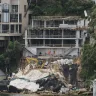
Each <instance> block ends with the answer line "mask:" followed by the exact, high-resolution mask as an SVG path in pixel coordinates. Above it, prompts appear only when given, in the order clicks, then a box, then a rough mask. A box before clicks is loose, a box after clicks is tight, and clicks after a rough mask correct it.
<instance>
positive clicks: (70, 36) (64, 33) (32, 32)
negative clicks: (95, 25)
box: [24, 16, 88, 56]
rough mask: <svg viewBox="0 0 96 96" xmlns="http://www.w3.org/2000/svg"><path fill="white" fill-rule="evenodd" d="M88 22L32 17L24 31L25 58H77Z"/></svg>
mask: <svg viewBox="0 0 96 96" xmlns="http://www.w3.org/2000/svg"><path fill="white" fill-rule="evenodd" d="M87 27H88V20H86V19H82V18H81V17H78V16H69V17H64V16H32V19H31V20H30V24H29V27H28V28H27V30H26V31H25V36H24V40H25V47H26V49H27V51H25V52H24V55H25V56H33V55H42V56H47V55H53V56H67V55H69V56H78V55H79V54H80V49H81V47H82V45H83V44H84V42H85V38H86V36H87Z"/></svg>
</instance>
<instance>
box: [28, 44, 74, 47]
mask: <svg viewBox="0 0 96 96" xmlns="http://www.w3.org/2000/svg"><path fill="white" fill-rule="evenodd" d="M29 46H37V47H40V46H45V47H75V44H63V46H62V44H45V45H44V44H29Z"/></svg>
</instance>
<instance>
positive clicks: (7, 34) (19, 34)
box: [0, 33, 22, 37]
mask: <svg viewBox="0 0 96 96" xmlns="http://www.w3.org/2000/svg"><path fill="white" fill-rule="evenodd" d="M21 35H22V34H21V33H0V37H2V36H6V37H7V36H21Z"/></svg>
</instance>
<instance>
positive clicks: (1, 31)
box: [0, 0, 28, 49]
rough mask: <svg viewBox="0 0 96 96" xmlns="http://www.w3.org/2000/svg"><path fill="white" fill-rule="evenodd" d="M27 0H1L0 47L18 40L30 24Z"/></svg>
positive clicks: (2, 47)
mask: <svg viewBox="0 0 96 96" xmlns="http://www.w3.org/2000/svg"><path fill="white" fill-rule="evenodd" d="M26 10H27V0H0V48H1V49H4V48H6V46H7V44H8V42H9V41H10V40H11V41H13V40H18V38H20V36H21V35H22V33H24V31H25V29H26V28H27V25H28V23H27V22H28V15H26V17H24V14H25V12H26Z"/></svg>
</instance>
